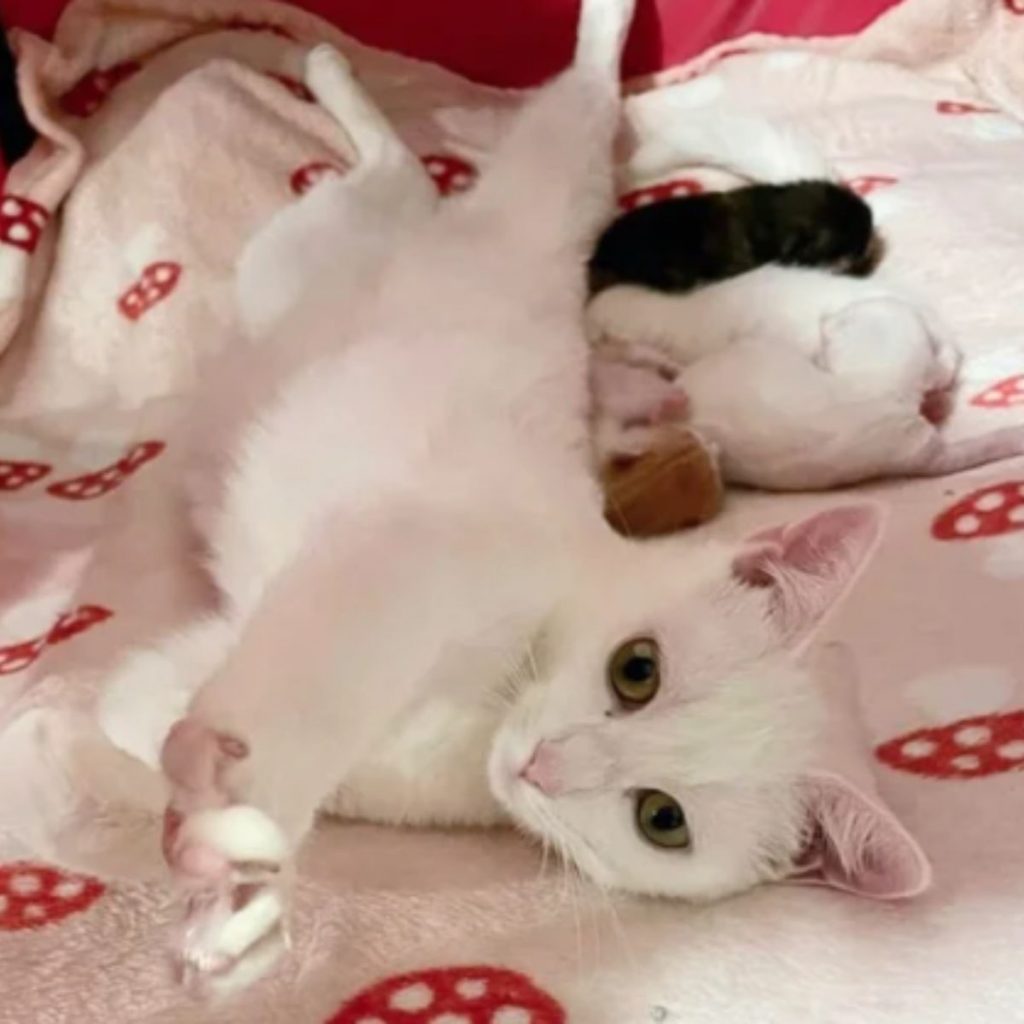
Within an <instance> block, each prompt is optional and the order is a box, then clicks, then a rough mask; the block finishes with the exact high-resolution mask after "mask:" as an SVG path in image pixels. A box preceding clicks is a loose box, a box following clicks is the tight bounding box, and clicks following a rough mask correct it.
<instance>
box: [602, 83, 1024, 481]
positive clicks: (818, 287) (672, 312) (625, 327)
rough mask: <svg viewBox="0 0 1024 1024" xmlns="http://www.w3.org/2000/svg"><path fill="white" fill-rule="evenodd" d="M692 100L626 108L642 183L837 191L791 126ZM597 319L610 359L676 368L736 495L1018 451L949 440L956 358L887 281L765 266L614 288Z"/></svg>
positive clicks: (1003, 433)
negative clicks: (660, 287) (677, 179)
mask: <svg viewBox="0 0 1024 1024" xmlns="http://www.w3.org/2000/svg"><path fill="white" fill-rule="evenodd" d="M686 89H687V86H686V84H685V83H684V84H682V85H679V86H675V87H672V88H669V89H666V90H663V91H662V93H659V94H654V95H651V96H642V97H638V98H636V99H634V100H632V101H629V102H628V103H627V105H626V107H627V115H628V119H629V121H630V123H631V125H632V127H633V128H634V129H635V131H636V132H637V133H638V135H639V139H640V142H639V145H638V146H637V147H636V149H635V151H634V152H633V154H632V157H631V160H630V165H629V169H630V174H631V176H632V177H633V178H634V179H635V180H647V179H651V178H658V177H662V176H664V175H666V174H669V173H672V172H673V171H678V170H679V168H680V167H691V168H692V167H703V168H711V169H714V170H718V171H725V172H727V173H728V174H730V175H733V176H736V177H738V178H740V179H745V180H753V181H765V182H774V183H779V182H786V181H793V180H799V179H801V178H826V179H831V178H834V177H835V175H834V172H833V169H832V168H831V167H830V166H829V165H828V162H827V160H826V159H825V157H824V155H823V154H822V153H821V152H820V151H819V150H818V149H817V147H816V146H815V144H814V142H813V140H812V139H811V138H809V137H808V136H807V135H806V134H805V133H802V132H801V131H800V130H799V129H798V128H796V127H795V126H794V125H791V124H789V123H787V122H785V121H768V120H766V119H765V118H763V117H758V116H756V115H748V114H744V113H740V112H737V111H732V110H718V111H715V113H714V114H713V115H707V114H699V113H697V114H694V113H693V112H692V111H688V110H687V109H686V96H685V93H686ZM677 105H678V106H677ZM666 125H670V126H671V130H670V131H669V132H668V133H666V132H665V126H666ZM587 317H588V322H589V331H590V335H591V338H592V340H594V341H595V342H596V343H597V344H598V345H600V346H601V348H599V350H598V358H599V359H600V360H602V361H604V362H607V363H610V364H611V365H615V364H616V363H617V362H622V361H623V360H625V361H627V362H628V361H630V360H635V359H636V358H637V357H638V356H639V357H642V358H645V359H647V360H648V361H650V360H651V359H652V356H653V358H654V359H655V360H659V359H660V360H661V361H662V362H663V363H667V364H669V366H670V367H672V365H673V364H674V369H675V371H676V373H677V377H676V379H675V381H674V383H675V385H676V387H677V389H681V390H682V391H684V392H685V393H686V395H687V397H688V399H689V403H690V414H691V420H692V423H691V425H692V426H693V427H694V428H695V429H696V430H697V431H698V432H699V433H700V434H702V435H703V436H704V437H705V438H706V439H707V440H709V441H711V442H712V443H714V444H715V446H716V447H717V448H718V451H719V456H720V460H721V470H722V474H723V477H724V478H725V479H726V480H729V481H731V482H734V483H741V484H749V485H753V486H758V487H767V488H773V489H780V490H786V489H796V490H804V489H813V488H829V487H837V486H840V485H843V484H850V483H857V482H860V481H863V480H866V479H870V478H872V477H879V476H894V475H934V476H939V475H943V474H946V473H954V472H958V471H959V470H962V469H967V468H970V467H972V466H975V465H980V464H983V463H986V462H992V461H995V460H997V459H1002V458H1008V457H1010V456H1014V455H1018V454H1021V453H1022V452H1024V428H1021V427H1010V428H1003V429H1000V430H997V431H993V432H991V433H989V434H986V435H983V436H981V437H975V438H966V439H962V440H956V441H954V440H952V439H951V438H950V437H949V436H948V435H947V432H946V430H945V429H943V422H944V420H945V418H946V414H947V413H948V412H949V410H950V408H951V406H952V391H953V388H954V386H955V384H956V381H957V373H958V370H959V367H960V363H961V356H960V352H959V350H958V349H957V347H956V345H955V344H954V343H953V342H952V340H951V338H950V336H949V333H948V331H947V330H946V329H945V328H944V327H943V326H942V325H940V324H939V323H938V322H937V320H936V316H935V314H934V313H933V312H932V311H930V310H929V309H928V308H927V305H926V304H925V303H923V302H921V301H919V300H918V299H917V298H916V297H915V296H912V295H910V294H908V293H907V292H906V291H905V289H903V288H901V287H898V286H896V285H895V284H894V283H893V282H891V281H886V280H885V274H884V269H883V271H882V272H876V274H875V276H874V277H872V278H870V279H864V278H852V277H840V276H836V275H833V274H828V273H826V272H824V271H820V270H811V269H801V268H795V267H778V266H766V267H762V268H760V269H758V270H754V271H751V272H749V273H747V274H743V275H740V276H738V277H734V278H730V279H728V280H725V281H720V282H717V283H714V284H711V285H708V286H706V287H702V288H699V289H696V290H694V291H691V292H687V293H684V294H665V293H661V292H657V291H654V290H651V289H647V288H642V287H637V286H634V285H619V286H616V287H613V288H609V289H607V290H605V291H602V292H600V293H599V294H598V295H597V296H596V297H595V298H594V300H593V302H591V304H590V306H589V307H588V311H587ZM607 343H611V344H610V345H609V344H607ZM669 375H671V374H669ZM644 440H645V435H644V433H643V432H640V433H639V434H637V435H636V437H635V438H633V439H631V438H629V437H627V436H623V435H621V434H620V435H619V436H618V437H617V438H615V439H614V440H611V441H607V442H606V443H608V444H609V445H611V446H612V447H617V448H619V449H621V450H623V451H625V452H627V453H628V452H630V451H631V445H636V444H641V445H642V444H643V443H644Z"/></svg>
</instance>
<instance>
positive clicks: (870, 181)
mask: <svg viewBox="0 0 1024 1024" xmlns="http://www.w3.org/2000/svg"><path fill="white" fill-rule="evenodd" d="M897 181H898V179H897V178H893V177H891V176H890V175H888V174H864V175H861V176H860V177H859V178H850V180H849V181H847V182H845V185H846V187H847V188H848V189H851V190H852V191H854V192H856V193H857V195H859V196H869V195H871V193H872V192H875V191H877V190H878V189H880V188H888V186H889V185H895V184H896V182H897Z"/></svg>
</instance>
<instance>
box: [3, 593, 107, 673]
mask: <svg viewBox="0 0 1024 1024" xmlns="http://www.w3.org/2000/svg"><path fill="white" fill-rule="evenodd" d="M113 614H114V613H113V612H112V611H111V610H110V609H109V608H104V607H102V605H97V604H86V605H82V606H80V607H79V608H76V609H75V610H74V611H70V612H65V613H64V614H63V615H61V616H60V618H59V619H57V621H56V622H55V623H54V625H53V626H51V627H50V629H49V630H47V631H46V632H45V633H44V634H43V635H42V636H37V637H35V638H33V639H32V640H23V641H21V642H20V643H15V644H7V645H6V646H5V647H0V676H9V675H13V674H14V673H15V672H23V671H24V670H25V669H27V668H29V667H30V666H31V665H33V664H34V663H35V662H36V661H37V660H38V659H39V657H40V655H41V654H42V653H43V651H44V650H45V649H46V647H47V646H49V645H52V644H61V643H64V641H65V640H70V639H72V638H73V637H76V636H78V635H79V633H84V632H85V631H86V630H87V629H92V627H93V626H97V625H99V624H100V623H101V622H105V621H106V620H107V619H109V618H110V617H111V616H112V615H113Z"/></svg>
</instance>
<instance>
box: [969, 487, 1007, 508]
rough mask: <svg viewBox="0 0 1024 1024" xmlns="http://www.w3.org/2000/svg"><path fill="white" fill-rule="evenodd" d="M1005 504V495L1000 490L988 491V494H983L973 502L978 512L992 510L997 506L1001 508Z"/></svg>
mask: <svg viewBox="0 0 1024 1024" xmlns="http://www.w3.org/2000/svg"><path fill="white" fill-rule="evenodd" d="M1005 504H1006V495H1005V494H1002V493H1001V492H1000V491H989V493H988V494H983V495H982V496H981V497H980V498H978V500H977V501H976V502H975V503H974V507H975V508H976V509H977V510H978V511H979V512H994V511H995V510H996V509H997V508H1002V507H1003V505H1005Z"/></svg>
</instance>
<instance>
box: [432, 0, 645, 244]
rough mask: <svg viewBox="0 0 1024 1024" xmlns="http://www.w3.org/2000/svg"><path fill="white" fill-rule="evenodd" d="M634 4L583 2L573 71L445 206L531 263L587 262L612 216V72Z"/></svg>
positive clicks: (533, 105)
mask: <svg viewBox="0 0 1024 1024" xmlns="http://www.w3.org/2000/svg"><path fill="white" fill-rule="evenodd" d="M634 6H635V0H582V4H581V8H580V20H579V28H578V32H577V45H576V52H575V58H574V61H573V65H572V67H571V68H570V69H569V70H568V71H566V72H564V73H563V74H562V75H560V76H559V77H558V78H557V79H555V80H554V81H553V82H551V83H550V84H549V85H546V86H544V87H543V88H542V89H541V90H540V91H539V92H538V94H537V95H536V96H535V97H534V98H533V99H531V100H529V101H527V104H526V106H525V107H524V109H523V112H522V114H521V115H520V116H519V117H518V119H517V120H516V121H515V123H514V124H513V125H512V128H511V130H510V132H509V134H508V135H507V136H506V138H505V139H504V140H502V142H501V144H500V145H499V146H498V148H497V151H496V152H495V155H494V158H493V160H492V162H491V164H490V166H489V167H488V168H487V170H486V172H485V174H484V175H483V177H482V178H481V180H480V181H479V182H478V184H477V186H476V187H475V188H474V189H473V191H472V192H471V193H468V194H467V195H466V196H464V197H462V198H461V199H460V200H459V202H458V203H456V204H452V211H453V215H455V211H456V210H457V209H458V208H459V207H460V206H464V207H465V208H466V209H477V210H481V211H483V212H484V214H485V216H486V217H488V218H489V219H490V218H496V220H491V223H495V222H496V223H499V224H501V225H502V234H503V235H506V236H507V238H508V239H509V242H510V244H513V245H514V240H515V239H517V238H522V239H523V240H524V241H526V242H527V243H528V244H527V245H526V246H524V247H523V250H522V251H524V252H529V253H530V254H531V258H532V259H540V258H543V256H544V254H545V253H548V252H552V253H557V254H562V253H564V252H565V251H566V249H567V247H569V248H572V249H578V250H579V252H580V254H581V259H583V260H585V259H586V258H587V257H589V255H590V248H591V247H592V245H593V243H594V240H595V238H596V235H597V232H598V231H599V230H600V229H601V228H602V227H603V226H604V223H605V222H606V221H607V220H608V218H609V217H610V215H611V212H612V198H613V196H612V191H613V190H612V183H613V175H612V159H611V157H612V147H613V143H614V140H615V134H616V131H617V129H618V126H619V120H620V110H621V102H620V87H619V63H620V60H621V54H622V48H623V46H624V44H625V40H626V36H627V34H628V32H629V27H630V25H631V23H632V18H633V10H634Z"/></svg>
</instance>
